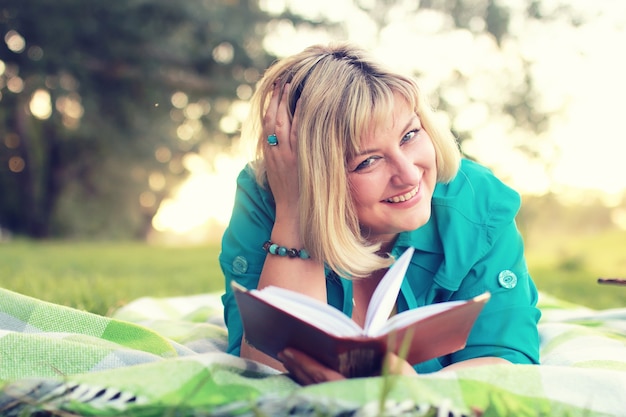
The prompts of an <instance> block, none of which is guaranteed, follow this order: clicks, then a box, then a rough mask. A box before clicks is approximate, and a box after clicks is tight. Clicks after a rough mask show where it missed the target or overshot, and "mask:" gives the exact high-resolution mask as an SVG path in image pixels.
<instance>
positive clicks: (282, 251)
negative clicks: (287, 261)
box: [263, 240, 311, 259]
mask: <svg viewBox="0 0 626 417" xmlns="http://www.w3.org/2000/svg"><path fill="white" fill-rule="evenodd" d="M263 249H265V252H267V253H269V254H271V255H278V256H287V257H288V258H300V259H309V258H310V257H311V256H309V252H307V251H306V249H296V248H291V249H289V248H286V247H284V246H280V245H278V244H276V243H274V242H272V241H271V240H268V241H267V242H265V243H264V244H263Z"/></svg>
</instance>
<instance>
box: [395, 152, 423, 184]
mask: <svg viewBox="0 0 626 417" xmlns="http://www.w3.org/2000/svg"><path fill="white" fill-rule="evenodd" d="M392 166H393V173H392V177H391V182H392V184H393V185H397V186H407V185H417V184H418V183H419V181H420V177H421V174H420V169H419V168H418V167H417V165H416V164H415V163H414V162H413V160H411V159H409V158H408V157H407V156H406V155H400V156H399V157H397V158H394V161H393V163H392Z"/></svg>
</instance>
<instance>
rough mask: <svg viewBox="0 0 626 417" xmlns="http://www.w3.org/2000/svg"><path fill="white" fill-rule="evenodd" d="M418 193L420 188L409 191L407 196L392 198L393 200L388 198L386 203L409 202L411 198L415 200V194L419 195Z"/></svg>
mask: <svg viewBox="0 0 626 417" xmlns="http://www.w3.org/2000/svg"><path fill="white" fill-rule="evenodd" d="M418 191H419V187H415V188H413V189H412V190H411V191H409V192H408V193H406V194H403V195H399V196H396V197H391V198H388V199H387V200H385V201H386V202H388V203H401V202H403V201H407V200H410V199H411V198H413V196H415V194H417V192H418Z"/></svg>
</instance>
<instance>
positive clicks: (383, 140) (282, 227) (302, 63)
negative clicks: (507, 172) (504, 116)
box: [220, 45, 540, 384]
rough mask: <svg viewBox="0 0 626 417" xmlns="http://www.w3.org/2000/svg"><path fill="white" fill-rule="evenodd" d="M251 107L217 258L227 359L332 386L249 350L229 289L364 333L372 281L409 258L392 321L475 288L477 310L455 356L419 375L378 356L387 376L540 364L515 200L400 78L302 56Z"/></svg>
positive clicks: (280, 66) (352, 57)
mask: <svg viewBox="0 0 626 417" xmlns="http://www.w3.org/2000/svg"><path fill="white" fill-rule="evenodd" d="M252 110H253V111H252V113H251V119H250V121H249V123H248V124H247V125H246V126H245V130H244V137H245V138H253V139H254V140H255V141H256V143H257V155H256V158H255V160H254V161H253V162H252V163H250V164H249V165H248V166H247V167H246V168H245V169H244V170H243V171H242V172H241V174H240V176H239V178H238V180H237V193H236V197H235V205H234V209H233V213H232V218H231V221H230V225H229V227H228V229H227V230H226V232H225V233H224V236H223V241H222V252H221V254H220V264H221V267H222V269H223V272H224V274H225V277H226V293H225V294H224V296H223V298H222V299H223V303H224V308H225V312H224V314H225V320H226V324H227V326H228V331H229V351H230V352H231V353H233V354H238V355H241V356H242V357H246V358H250V359H255V360H258V361H260V362H263V363H266V364H268V365H270V366H273V367H275V368H277V369H280V370H287V371H289V372H290V373H291V374H292V375H293V376H294V378H296V379H297V380H298V381H300V382H301V383H304V384H307V383H315V382H322V381H327V380H333V379H339V378H342V376H341V375H339V374H337V373H335V372H334V371H331V370H329V369H327V368H325V367H324V366H322V365H320V364H319V363H317V362H316V361H314V360H312V359H311V358H309V357H307V356H306V355H304V354H302V353H301V352H298V351H295V350H293V349H286V350H285V351H284V352H283V353H282V354H281V355H280V359H281V361H277V360H275V359H273V358H270V357H268V356H266V355H264V354H262V353H261V352H259V351H256V350H255V349H253V348H252V347H251V346H249V345H248V344H247V343H246V341H245V337H243V329H242V324H241V319H240V317H239V313H238V310H237V306H236V303H235V300H234V297H233V293H232V291H231V289H230V282H231V281H232V280H236V281H237V282H239V283H240V284H242V285H244V286H246V287H248V288H263V287H265V286H268V285H274V286H279V287H284V288H288V289H291V290H295V291H298V292H301V293H304V294H307V295H309V296H311V297H315V298H317V299H320V300H323V301H325V302H327V303H329V304H331V305H333V306H335V307H336V308H338V309H340V310H342V311H343V312H344V313H345V314H347V315H349V316H351V317H352V319H353V320H354V321H356V322H357V323H359V324H361V325H362V324H363V321H364V317H365V310H366V308H367V306H368V303H369V300H370V298H371V295H372V292H373V291H374V289H375V287H376V285H377V284H378V282H379V280H380V279H381V277H382V276H383V275H384V273H385V272H386V270H387V268H388V267H389V265H390V264H391V263H392V262H393V259H394V258H395V257H398V256H399V255H400V254H401V253H402V252H404V250H405V249H406V248H407V247H409V246H412V247H414V248H415V253H414V255H413V258H412V260H411V265H410V266H409V270H408V272H407V274H406V278H405V281H404V283H403V285H402V289H401V294H400V295H399V297H398V300H397V303H396V310H397V311H404V310H406V309H411V308H416V307H419V306H422V305H427V304H432V303H437V302H442V301H448V300H463V299H468V298H471V297H473V296H476V295H479V294H481V293H483V292H484V291H490V292H491V300H490V301H489V303H488V304H487V305H486V306H485V308H484V310H483V312H482V313H481V315H480V316H479V318H478V320H477V322H476V324H475V325H474V328H473V329H472V332H471V334H470V337H469V339H468V343H467V346H466V348H464V349H463V350H461V351H459V352H456V353H454V354H451V355H446V356H445V357H441V358H437V359H434V360H430V361H427V362H425V363H419V364H408V363H406V362H404V361H402V360H401V359H399V358H398V357H395V356H393V355H388V360H389V361H391V362H395V363H397V366H394V367H393V369H396V370H397V372H400V373H407V374H411V373H415V372H418V373H419V372H434V371H439V370H442V369H453V368H459V367H464V366H477V365H483V364H492V363H538V360H539V353H538V346H539V341H538V334H537V321H538V319H539V316H540V313H539V311H538V310H537V309H536V307H535V305H536V301H537V291H536V288H535V286H534V284H533V282H532V280H531V278H530V276H529V274H528V270H527V267H526V262H525V259H524V251H523V242H522V239H521V236H520V234H519V232H518V230H517V228H516V225H515V215H516V214H517V211H518V209H519V205H520V199H519V196H518V194H517V193H515V192H514V191H513V190H511V189H510V188H508V187H507V186H505V185H504V184H502V183H501V182H500V181H499V180H498V179H496V178H495V177H494V176H493V175H492V174H491V172H490V171H489V170H487V169H485V168H483V167H481V166H479V165H478V164H476V163H473V162H470V161H468V160H461V157H460V153H459V150H458V146H457V143H456V140H455V139H454V137H453V136H452V134H451V132H450V131H449V130H448V129H446V128H444V127H443V126H441V125H440V124H439V122H438V121H437V119H436V118H435V116H434V114H433V112H432V111H431V109H430V108H429V107H428V105H427V103H426V101H425V98H424V96H423V95H422V93H421V92H420V91H419V89H418V87H417V85H416V83H415V82H414V81H413V80H412V79H410V78H408V77H405V76H402V75H400V74H396V73H394V72H392V71H389V70H388V69H385V68H384V67H382V66H381V65H379V64H378V63H376V62H375V61H373V60H372V59H370V58H369V57H368V56H367V54H366V53H365V52H364V51H362V50H360V49H358V48H355V47H352V46H349V45H337V46H329V47H324V46H313V47H310V48H307V49H306V50H304V51H303V52H301V53H299V54H296V55H294V56H291V57H288V58H285V59H283V60H281V61H278V62H277V63H275V64H274V65H273V66H271V67H270V68H269V69H268V71H267V72H266V74H265V75H264V77H263V79H262V80H261V82H260V83H259V85H258V88H257V91H256V93H255V96H254V97H253V100H252ZM277 248H279V249H277ZM280 248H282V249H280Z"/></svg>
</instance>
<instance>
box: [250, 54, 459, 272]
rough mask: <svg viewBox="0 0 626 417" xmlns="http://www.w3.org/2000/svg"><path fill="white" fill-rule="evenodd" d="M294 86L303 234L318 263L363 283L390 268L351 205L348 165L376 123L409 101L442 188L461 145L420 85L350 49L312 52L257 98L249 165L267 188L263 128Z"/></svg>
mask: <svg viewBox="0 0 626 417" xmlns="http://www.w3.org/2000/svg"><path fill="white" fill-rule="evenodd" d="M275 83H278V84H279V85H280V86H281V88H282V87H283V86H284V85H285V84H286V83H290V85H291V87H290V90H289V97H288V100H289V117H290V120H292V119H293V114H294V111H295V106H296V102H297V103H298V108H299V110H298V112H299V113H298V114H299V118H298V126H296V129H297V137H298V173H297V175H298V178H299V185H300V189H299V192H300V214H299V215H300V227H301V230H300V234H301V236H302V239H303V244H304V247H305V248H306V249H307V251H308V252H309V253H310V254H311V257H312V258H313V259H317V260H321V261H323V262H325V263H326V265H327V266H328V267H329V268H331V269H332V270H334V271H335V272H337V273H339V274H340V275H342V276H346V277H352V278H360V277H365V276H368V275H370V274H371V273H372V272H373V271H375V270H378V269H381V268H384V267H387V266H389V265H390V263H391V262H392V259H390V258H389V257H388V256H380V255H378V254H377V251H379V249H380V245H379V244H373V243H371V242H368V241H367V240H366V239H365V237H364V236H363V235H362V234H361V230H360V226H359V220H358V217H357V214H356V209H355V207H354V204H353V200H352V198H351V192H350V185H349V181H348V175H347V172H348V169H347V166H346V163H347V161H348V160H349V159H350V158H351V157H352V156H354V155H356V154H357V153H358V152H359V148H360V146H361V145H360V140H361V138H362V137H364V134H365V132H366V130H367V129H368V128H369V127H370V126H371V125H372V123H380V122H382V121H384V120H386V119H388V118H389V116H390V114H391V112H392V111H393V104H394V94H399V95H400V96H401V97H403V98H404V99H406V100H407V102H408V103H409V105H410V106H412V107H413V108H414V109H415V112H416V113H417V114H418V116H419V117H420V120H421V122H422V126H423V128H424V129H425V130H426V132H428V134H429V135H430V137H431V139H432V142H433V145H434V147H435V153H436V163H437V181H438V182H449V181H450V180H452V179H453V178H454V176H455V175H456V173H457V170H458V167H459V163H460V152H459V148H458V144H457V141H456V139H455V138H454V136H453V135H452V133H451V132H450V130H449V129H447V128H445V127H443V126H440V124H439V123H438V122H437V120H436V117H435V115H434V112H433V111H432V109H431V108H430V107H429V106H428V104H427V103H426V100H425V97H424V96H423V94H422V93H421V92H420V90H419V88H418V86H417V84H416V83H415V81H414V80H413V79H411V78H409V77H406V76H403V75H400V74H396V73H394V72H391V71H389V70H387V69H385V68H383V67H382V66H381V65H379V64H377V63H376V62H375V61H374V60H372V59H371V58H370V57H369V56H368V55H367V53H366V52H365V51H363V50H362V49H360V48H357V47H354V46H350V45H349V44H337V45H330V46H320V45H317V46H311V47H309V48H307V49H305V50H304V51H302V52H300V53H298V54H296V55H292V56H290V57H287V58H284V59H282V60H280V61H277V62H276V63H274V65H272V66H271V67H270V68H269V69H268V70H267V71H266V73H265V74H264V77H263V78H262V79H261V81H260V82H259V84H258V86H257V89H256V92H255V94H254V96H253V97H252V102H251V105H252V109H253V110H252V112H251V114H250V119H249V120H248V122H247V123H246V124H245V125H244V131H243V134H244V138H245V137H247V138H252V139H253V140H255V141H256V156H255V159H254V161H253V162H252V163H251V164H252V167H253V168H254V170H255V174H256V178H257V181H258V183H259V184H260V185H262V186H266V184H267V177H266V167H265V162H264V155H263V153H264V149H265V146H264V141H265V140H266V138H265V137H264V135H263V129H262V120H263V116H264V114H265V111H266V108H267V105H268V102H269V100H270V98H271V95H272V90H273V86H274V84H275Z"/></svg>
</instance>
